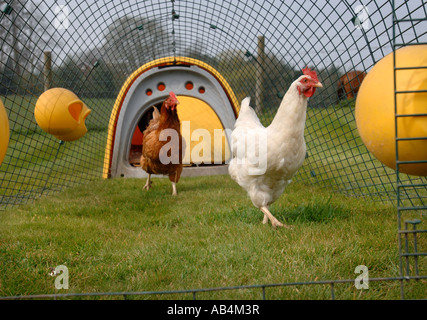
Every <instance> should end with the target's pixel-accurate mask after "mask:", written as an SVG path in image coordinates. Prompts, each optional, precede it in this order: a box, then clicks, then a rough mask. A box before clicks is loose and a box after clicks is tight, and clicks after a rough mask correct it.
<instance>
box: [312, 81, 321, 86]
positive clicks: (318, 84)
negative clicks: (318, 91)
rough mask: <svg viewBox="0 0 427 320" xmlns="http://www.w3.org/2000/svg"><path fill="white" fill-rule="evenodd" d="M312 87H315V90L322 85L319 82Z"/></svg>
mask: <svg viewBox="0 0 427 320" xmlns="http://www.w3.org/2000/svg"><path fill="white" fill-rule="evenodd" d="M313 87H315V88H323V84H321V83H320V81H319V82H318V83H316V84H315V85H314V86H313Z"/></svg>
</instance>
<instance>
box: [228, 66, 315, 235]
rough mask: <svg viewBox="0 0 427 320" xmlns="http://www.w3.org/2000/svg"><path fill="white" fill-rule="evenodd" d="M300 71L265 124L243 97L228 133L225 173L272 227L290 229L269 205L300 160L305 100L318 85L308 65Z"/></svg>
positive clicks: (303, 154)
mask: <svg viewBox="0 0 427 320" xmlns="http://www.w3.org/2000/svg"><path fill="white" fill-rule="evenodd" d="M302 71H303V75H302V76H300V77H299V78H298V79H297V80H295V81H294V82H293V83H292V84H291V86H290V87H289V90H288V91H287V93H286V95H285V96H284V97H283V100H282V102H281V104H280V106H279V109H278V110H277V113H276V116H275V117H274V119H273V121H272V122H271V124H270V125H269V126H268V127H264V126H263V125H262V124H261V122H260V121H259V119H258V117H257V115H256V113H255V111H254V110H253V109H252V108H251V107H250V106H249V102H250V98H249V97H247V98H245V99H243V100H242V104H241V108H240V113H239V117H238V118H237V120H236V123H235V125H234V129H233V132H232V134H231V141H232V152H233V158H232V160H231V161H230V164H229V167H228V172H229V174H230V176H231V178H232V179H233V180H234V181H236V182H237V183H238V184H239V185H240V186H241V187H242V188H244V189H245V190H246V191H247V192H248V195H249V197H250V198H251V200H252V203H253V204H254V206H255V207H257V208H259V209H260V210H261V211H262V212H263V213H264V219H263V223H264V224H266V223H267V222H268V220H270V222H271V224H272V226H273V228H276V227H285V228H290V226H288V225H285V224H283V223H281V222H280V221H278V220H277V219H276V218H275V217H274V216H273V215H272V214H271V212H270V210H269V206H270V205H271V204H272V203H273V202H274V201H276V200H277V199H278V198H279V197H280V196H281V195H282V193H283V191H284V190H285V187H286V186H287V185H288V184H289V183H290V182H291V178H292V176H293V175H294V174H295V173H296V172H297V170H298V169H299V168H300V167H301V166H302V164H303V162H304V159H305V155H306V146H305V140H304V127H305V119H306V111H307V101H308V98H309V97H311V96H312V95H313V94H314V92H315V91H316V88H322V84H321V83H320V82H319V80H318V78H317V74H316V72H315V71H312V70H310V69H309V68H308V67H307V68H305V69H303V70H302Z"/></svg>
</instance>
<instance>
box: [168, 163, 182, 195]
mask: <svg viewBox="0 0 427 320" xmlns="http://www.w3.org/2000/svg"><path fill="white" fill-rule="evenodd" d="M181 172H182V167H178V169H177V170H176V171H175V173H172V174H170V175H169V180H170V181H171V182H172V195H173V196H176V195H177V192H176V184H177V183H178V181H179V178H180V177H181Z"/></svg>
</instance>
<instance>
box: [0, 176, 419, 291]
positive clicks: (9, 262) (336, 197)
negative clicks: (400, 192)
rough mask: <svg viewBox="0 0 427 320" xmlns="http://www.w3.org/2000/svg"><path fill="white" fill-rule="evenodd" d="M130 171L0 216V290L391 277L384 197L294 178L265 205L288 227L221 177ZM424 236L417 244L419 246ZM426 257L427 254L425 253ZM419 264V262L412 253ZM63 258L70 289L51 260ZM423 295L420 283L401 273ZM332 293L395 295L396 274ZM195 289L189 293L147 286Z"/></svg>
mask: <svg viewBox="0 0 427 320" xmlns="http://www.w3.org/2000/svg"><path fill="white" fill-rule="evenodd" d="M143 184H144V181H141V180H138V179H109V180H102V181H96V182H94V183H91V184H89V185H85V186H79V187H76V188H72V189H68V190H66V191H64V192H62V193H61V194H58V195H56V196H52V197H49V198H43V199H41V200H37V201H35V202H33V203H31V204H28V205H25V206H20V207H15V208H13V209H10V210H6V211H3V212H2V213H1V214H0V270H1V272H0V296H14V295H30V294H41V293H77V292H112V291H163V290H164V291H169V290H181V289H197V288H213V287H224V286H239V285H254V284H270V283H284V282H300V281H302V282H305V281H320V280H334V279H355V278H356V276H357V274H355V273H354V270H355V268H356V267H357V266H358V265H366V266H367V267H368V268H369V276H370V277H371V278H374V277H396V276H398V275H399V268H398V246H397V226H396V213H395V209H394V208H393V207H392V206H391V205H386V204H381V203H372V202H369V201H365V200H361V199H356V198H351V197H345V196H343V195H341V194H337V193H331V192H327V191H325V190H324V189H319V188H314V187H309V186H306V185H304V184H302V183H294V184H291V185H290V186H289V188H288V189H287V190H286V192H285V194H284V195H283V196H282V197H281V198H280V199H279V200H278V201H277V202H276V203H275V204H273V206H272V207H271V210H272V212H273V214H274V215H275V216H276V217H277V218H278V219H279V220H282V221H284V222H286V223H288V224H292V225H293V229H292V230H288V229H277V230H274V229H272V228H271V225H263V224H262V218H263V215H262V213H261V212H260V211H258V210H257V209H256V208H254V207H253V206H252V204H251V202H250V200H249V199H248V197H247V196H246V194H245V192H244V191H243V190H242V189H241V188H240V187H239V186H238V185H237V184H236V183H234V182H233V181H232V180H231V179H230V178H229V177H228V176H215V177H197V178H182V180H181V181H180V182H179V184H178V196H177V197H172V196H171V186H170V183H169V181H168V179H155V180H154V184H153V188H152V189H151V190H150V191H148V192H146V191H143V190H142V186H143ZM425 245H426V242H425V238H420V239H419V243H418V247H419V248H420V249H421V248H425ZM423 261H424V262H423ZM420 263H421V264H420V272H421V274H423V272H424V274H425V271H426V264H425V260H421V261H420ZM58 265H66V266H67V267H68V269H69V276H70V277H69V289H68V290H64V289H62V290H57V289H55V286H54V281H55V278H54V277H51V276H49V275H48V273H49V268H51V267H56V266H58ZM405 293H406V297H407V298H414V299H417V298H425V281H419V282H415V281H412V282H409V283H405ZM266 297H267V299H329V298H330V288H329V286H328V285H316V286H292V287H276V288H267V289H266ZM335 297H336V298H337V299H399V298H400V285H399V282H397V281H394V282H393V281H392V282H390V281H388V282H371V283H370V287H369V289H368V290H357V289H355V287H354V285H353V284H337V285H335ZM143 298H149V299H169V298H174V299H192V296H191V294H187V295H164V296H160V295H156V296H144V297H143ZM198 298H199V299H260V298H261V290H256V289H250V290H248V289H242V290H233V291H217V292H207V293H200V294H198Z"/></svg>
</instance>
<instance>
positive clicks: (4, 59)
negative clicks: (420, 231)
mask: <svg viewBox="0 0 427 320" xmlns="http://www.w3.org/2000/svg"><path fill="white" fill-rule="evenodd" d="M426 16H427V5H426V3H425V2H424V1H423V0H413V1H385V0H383V1H365V2H364V3H363V6H362V7H361V6H360V5H359V2H357V1H309V3H307V2H304V5H302V4H301V3H300V2H298V1H289V2H284V1H274V0H264V1H252V0H250V1H244V2H243V1H191V0H188V1H173V0H172V1H170V0H163V1H142V2H141V1H131V0H129V1H120V2H117V1H107V0H102V1H84V2H69V3H68V2H67V3H63V4H53V5H52V2H51V1H43V0H28V1H26V0H9V1H0V99H1V101H2V103H3V104H4V105H5V109H6V112H7V120H8V123H9V127H10V139H9V141H8V145H6V147H5V143H6V142H4V141H3V140H2V141H1V143H2V144H3V145H2V146H0V147H2V148H3V149H6V155H5V157H4V160H3V162H2V164H1V166H0V209H5V208H8V207H11V206H14V205H18V204H24V203H27V202H28V201H31V200H33V199H36V198H39V197H41V196H43V195H48V194H52V193H54V192H58V191H60V190H62V189H63V188H66V187H70V186H73V185H76V184H81V183H87V182H90V181H93V180H97V179H101V177H102V175H103V170H104V164H105V162H106V157H105V154H106V152H105V149H106V146H107V145H110V144H111V143H112V141H111V140H109V139H111V138H109V137H108V128H109V121H110V117H111V113H112V110H113V107H114V104H115V101H116V98H117V96H118V94H119V92H120V89H121V88H122V85H123V84H124V83H125V81H126V79H128V77H129V76H130V75H131V74H132V73H133V72H134V71H135V70H137V69H138V68H140V67H141V66H142V65H144V64H147V63H150V62H151V61H154V60H157V59H161V58H170V57H173V58H174V57H178V56H179V57H183V58H184V59H185V58H188V59H197V60H198V61H201V62H203V63H204V64H206V65H209V66H211V67H212V68H214V69H215V70H217V72H218V73H219V74H220V75H221V76H222V77H223V78H224V79H225V80H226V81H227V83H228V84H229V85H230V87H231V89H232V91H233V93H234V95H235V96H236V99H237V101H239V102H240V101H241V100H242V99H243V98H244V97H246V96H252V97H253V100H252V101H253V102H254V104H255V105H254V106H255V107H256V110H257V113H258V115H259V117H260V119H261V121H262V122H263V123H264V124H268V123H269V122H270V121H271V119H272V117H273V116H274V114H275V112H276V110H277V107H278V106H279V103H280V100H281V98H282V97H283V95H284V93H285V92H286V90H287V88H288V86H289V84H290V83H291V82H292V81H293V80H294V79H295V78H296V77H297V76H298V75H299V74H300V70H301V69H302V68H303V67H305V66H306V65H308V66H310V67H311V68H314V69H315V70H317V72H318V75H319V79H321V82H322V83H323V85H324V88H323V89H322V90H319V92H318V93H316V95H315V96H314V97H313V99H311V100H310V101H309V106H308V111H307V123H306V131H305V139H306V144H307V148H308V153H307V158H306V160H305V163H304V166H303V167H302V169H301V170H300V171H299V173H298V176H297V177H296V179H295V180H297V181H300V182H303V183H306V184H313V185H318V186H323V187H325V188H330V189H332V190H334V191H339V192H343V193H346V194H348V195H350V196H357V197H367V198H370V199H373V200H375V201H385V202H388V201H393V202H395V201H396V202H397V201H398V203H399V208H400V209H399V210H401V211H402V212H403V211H405V212H406V211H409V210H412V211H413V210H418V211H421V213H423V214H424V213H425V211H426V209H425V208H427V203H426V202H427V186H426V184H427V179H426V178H425V177H417V176H410V175H405V174H403V173H398V174H397V175H396V172H395V171H394V170H392V169H389V168H387V167H385V166H384V165H383V164H382V163H380V162H379V161H377V160H376V159H375V158H374V157H373V156H372V155H371V154H370V153H369V152H368V151H367V149H366V147H365V146H364V144H363V143H362V140H361V138H360V136H359V134H358V131H357V128H356V122H355V108H354V107H355V96H356V94H357V91H358V88H359V85H360V81H359V80H357V81H356V82H351V83H348V82H349V80H351V79H350V78H352V77H354V76H350V75H349V74H352V73H354V74H357V75H360V74H362V75H363V74H365V73H368V72H369V71H370V70H371V68H372V67H373V66H374V65H375V63H376V62H378V61H379V60H380V59H381V58H383V57H384V56H385V55H387V54H389V53H391V52H392V51H393V48H394V44H395V43H401V44H405V45H413V44H425V43H427V26H426V23H427V22H426ZM357 79H359V78H357ZM53 87H63V88H67V89H69V90H71V91H73V92H74V93H75V94H76V95H77V96H78V97H79V98H80V99H81V100H83V101H84V103H85V104H86V105H87V106H88V107H89V109H91V110H92V112H91V114H90V116H89V117H88V118H87V119H86V126H87V129H88V132H87V134H86V135H85V136H84V137H82V138H80V139H78V140H75V141H71V142H64V141H63V140H60V139H58V138H56V137H54V136H52V135H50V134H47V133H45V132H44V131H43V130H41V129H40V127H39V126H38V125H37V123H36V121H35V117H34V108H35V104H36V101H37V99H38V97H39V96H40V95H41V94H42V93H43V92H44V91H45V90H46V89H48V88H53ZM256 93H257V94H256ZM255 95H256V97H255ZM0 138H2V137H0ZM2 139H3V138H2ZM1 150H2V149H1V148H0V151H1ZM0 153H1V152H0ZM107 170H108V168H107ZM405 185H409V186H415V187H410V188H403V187H402V186H405ZM405 208H406V209H408V210H406V209H405ZM399 219H400V218H399ZM399 229H400V228H399ZM402 232H404V230H403V231H402Z"/></svg>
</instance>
